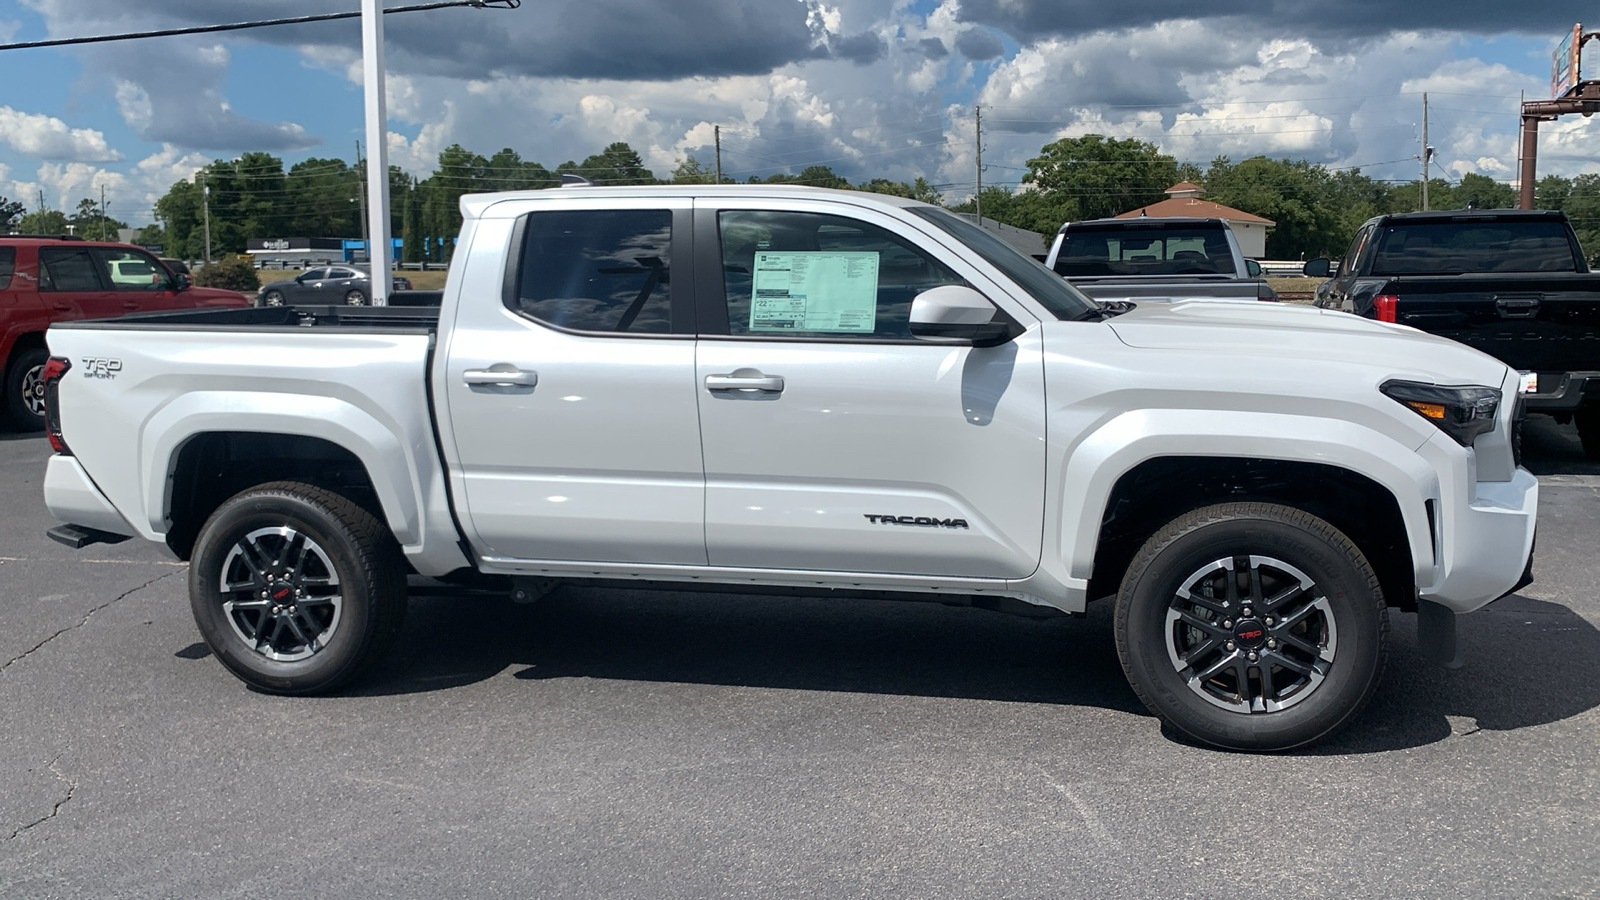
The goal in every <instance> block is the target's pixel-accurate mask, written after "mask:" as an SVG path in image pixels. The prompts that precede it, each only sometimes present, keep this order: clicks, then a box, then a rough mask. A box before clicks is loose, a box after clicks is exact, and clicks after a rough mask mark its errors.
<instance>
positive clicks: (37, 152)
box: [0, 106, 122, 162]
mask: <svg viewBox="0 0 1600 900" xmlns="http://www.w3.org/2000/svg"><path fill="white" fill-rule="evenodd" d="M0 141H5V142H6V143H7V144H10V145H11V147H12V148H13V149H15V150H16V151H17V152H19V153H23V154H26V155H28V156H32V157H36V158H38V159H60V160H70V161H73V162H115V161H117V160H119V159H122V154H121V153H119V152H117V151H116V150H113V149H112V148H111V145H110V144H108V143H106V136H105V134H104V133H103V132H99V131H96V130H94V129H92V128H72V127H69V126H68V125H67V123H65V122H63V121H61V120H60V119H58V118H56V117H54V116H46V115H40V114H38V113H26V112H20V111H18V110H15V109H12V108H11V107H9V106H0Z"/></svg>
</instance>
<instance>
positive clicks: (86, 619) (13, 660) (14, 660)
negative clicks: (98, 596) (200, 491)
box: [0, 572, 178, 672]
mask: <svg viewBox="0 0 1600 900" xmlns="http://www.w3.org/2000/svg"><path fill="white" fill-rule="evenodd" d="M176 574H178V573H177V572H168V573H166V574H165V575H157V576H156V577H154V578H152V579H150V580H149V581H146V582H145V583H144V584H141V585H139V586H138V587H135V588H129V589H128V590H126V591H123V592H122V593H120V594H118V595H117V596H115V597H112V598H111V599H110V600H107V601H106V602H104V603H102V604H100V605H99V606H96V607H95V608H93V609H91V610H89V611H88V612H86V613H84V614H83V618H81V619H79V620H78V623H77V624H76V625H68V626H67V627H65V628H63V629H61V630H60V631H57V632H56V633H55V634H52V635H50V636H49V637H47V638H45V639H44V640H42V641H40V642H39V643H37V644H35V645H33V647H32V648H30V649H28V650H27V651H25V652H23V653H22V654H20V655H18V656H15V657H12V658H11V659H9V660H6V662H5V663H4V664H0V672H4V671H5V670H7V669H9V668H11V666H12V665H13V664H14V663H18V662H21V661H22V660H24V659H27V658H28V657H29V656H31V655H33V654H34V653H36V652H37V651H39V650H40V649H41V648H43V647H44V646H45V645H46V644H48V643H50V642H51V641H53V640H55V639H56V638H58V637H61V636H62V635H63V634H66V633H67V632H69V631H72V630H74V629H78V628H82V627H83V626H85V625H87V624H89V620H90V619H92V618H94V614H95V613H97V612H99V611H100V610H102V609H105V608H106V607H108V606H110V605H112V604H113V603H116V602H117V601H119V600H122V599H124V598H125V597H128V596H130V595H133V594H137V593H138V592H140V591H142V590H144V589H145V588H147V587H149V586H151V585H152V584H155V583H156V582H158V581H161V580H163V579H167V578H171V577H172V576H174V575H176Z"/></svg>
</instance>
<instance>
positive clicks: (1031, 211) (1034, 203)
mask: <svg viewBox="0 0 1600 900" xmlns="http://www.w3.org/2000/svg"><path fill="white" fill-rule="evenodd" d="M975 200H976V198H968V199H967V200H966V201H964V202H962V203H958V204H956V205H955V206H952V207H950V208H951V210H953V211H954V212H962V213H976V212H978V204H977V203H976V202H975ZM983 217H984V218H985V219H993V220H994V221H996V222H1003V223H1005V224H1007V225H1010V226H1012V227H1015V228H1022V229H1026V230H1028V231H1034V232H1038V233H1039V234H1043V235H1053V234H1055V233H1056V232H1057V231H1058V230H1060V228H1061V225H1062V223H1064V222H1071V221H1074V220H1076V219H1078V218H1079V216H1078V204H1077V201H1076V200H1075V199H1072V198H1068V199H1065V200H1063V199H1061V198H1059V197H1051V196H1048V195H1046V194H1045V193H1044V192H1043V191H1035V190H1019V191H1013V190H1011V189H1010V188H1005V187H986V188H984V189H983Z"/></svg>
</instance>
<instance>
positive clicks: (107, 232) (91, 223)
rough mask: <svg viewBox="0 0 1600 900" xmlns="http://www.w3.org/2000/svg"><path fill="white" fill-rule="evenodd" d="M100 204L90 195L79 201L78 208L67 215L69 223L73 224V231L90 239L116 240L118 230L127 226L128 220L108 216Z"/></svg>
mask: <svg viewBox="0 0 1600 900" xmlns="http://www.w3.org/2000/svg"><path fill="white" fill-rule="evenodd" d="M102 212H103V211H102V210H101V209H100V204H99V203H96V202H95V201H94V200H91V199H90V198H88V197H85V198H83V199H82V200H79V201H78V208H77V209H76V210H74V211H73V213H72V215H70V216H68V217H67V224H68V225H71V226H72V233H73V234H76V235H79V236H81V237H82V238H84V239H85V240H90V241H114V240H116V239H117V232H118V231H119V230H120V229H123V228H127V227H128V223H127V222H119V221H117V220H116V219H111V218H106V217H105V216H103V215H102Z"/></svg>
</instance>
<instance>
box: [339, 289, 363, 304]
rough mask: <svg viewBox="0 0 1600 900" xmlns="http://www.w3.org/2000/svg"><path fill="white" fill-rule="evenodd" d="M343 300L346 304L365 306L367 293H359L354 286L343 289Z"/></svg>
mask: <svg viewBox="0 0 1600 900" xmlns="http://www.w3.org/2000/svg"><path fill="white" fill-rule="evenodd" d="M344 302H345V305H347V306H366V305H367V295H366V294H363V293H361V291H359V290H356V289H355V288H351V289H350V290H348V291H345V294H344Z"/></svg>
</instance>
